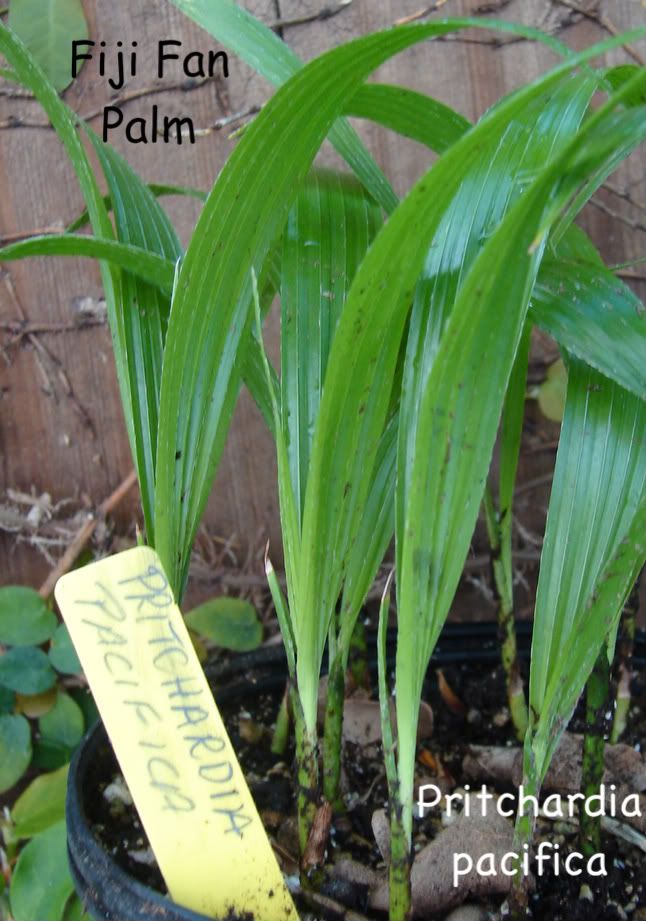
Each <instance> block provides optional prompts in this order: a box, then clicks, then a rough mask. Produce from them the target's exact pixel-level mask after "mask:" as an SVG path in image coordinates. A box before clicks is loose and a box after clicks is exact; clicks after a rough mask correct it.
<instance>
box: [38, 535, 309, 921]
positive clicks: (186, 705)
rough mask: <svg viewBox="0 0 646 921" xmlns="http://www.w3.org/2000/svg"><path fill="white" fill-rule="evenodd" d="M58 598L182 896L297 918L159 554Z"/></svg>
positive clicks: (86, 572)
mask: <svg viewBox="0 0 646 921" xmlns="http://www.w3.org/2000/svg"><path fill="white" fill-rule="evenodd" d="M56 600H57V602H58V604H59V607H60V609H61V612H62V614H63V617H64V619H65V623H66V624H67V627H68V629H69V632H70V635H71V637H72V642H73V643H74V646H75V648H76V651H77V653H78V657H79V659H80V660H81V664H82V666H83V670H84V672H85V675H86V677H87V680H88V682H89V684H90V687H91V689H92V693H93V694H94V699H95V701H96V704H97V706H98V708H99V711H100V713H101V716H102V718H103V722H104V724H105V727H106V729H107V731H108V735H109V736H110V739H111V741H112V745H113V747H114V751H115V753H116V756H117V758H118V761H119V764H120V765H121V770H122V771H123V774H124V777H125V779H126V782H127V784H128V787H129V789H130V792H131V794H132V797H133V799H134V801H135V804H136V806H137V810H138V812H139V816H140V818H141V821H142V822H143V825H144V828H145V830H146V834H147V835H148V839H149V841H150V844H151V847H152V849H153V851H154V853H155V857H156V858H157V862H158V864H159V868H160V870H161V872H162V874H163V876H164V879H165V881H166V885H167V886H168V890H169V892H170V894H171V897H172V898H173V899H174V901H175V902H177V903H178V904H179V905H183V906H185V907H187V908H190V909H192V910H193V911H196V912H200V913H201V914H203V915H206V916H207V917H209V918H218V919H220V918H222V919H223V918H228V917H231V916H237V915H240V916H241V917H245V918H247V917H249V918H257V919H258V921H297V919H298V914H297V912H296V908H295V907H294V903H293V902H292V899H291V896H290V894H289V891H288V889H287V887H286V886H285V883H284V880H283V876H282V874H281V871H280V868H279V866H278V863H277V862H276V858H275V856H274V853H273V851H272V848H271V845H270V843H269V839H268V838H267V835H266V833H265V830H264V828H263V825H262V822H261V820H260V816H259V815H258V812H257V810H256V807H255V805H254V803H253V800H252V798H251V794H250V792H249V788H248V787H247V784H246V782H245V779H244V776H243V773H242V770H241V768H240V765H239V763H238V759H237V757H236V754H235V751H234V750H233V747H232V745H231V742H230V740H229V737H228V735H227V733H226V730H225V727H224V724H223V722H222V718H221V716H220V714H219V712H218V709H217V707H216V706H215V702H214V700H213V697H212V695H211V691H210V689H209V686H208V684H207V681H206V678H205V676H204V672H203V671H202V667H201V666H200V663H199V661H198V658H197V655H196V654H195V651H194V649H193V644H192V643H191V639H190V637H189V634H188V631H187V629H186V627H185V625H184V621H183V619H182V615H181V613H180V610H179V608H178V607H177V605H176V604H175V600H174V598H173V595H172V592H171V590H170V587H169V584H168V580H167V579H166V576H165V574H164V571H163V569H162V566H161V563H160V560H159V557H158V556H157V554H156V553H155V552H154V551H153V550H151V549H150V548H148V547H137V548H135V549H133V550H127V551H126V552H124V553H119V554H117V555H116V556H112V557H110V558H108V559H106V560H101V561H100V562H98V563H94V564H92V565H90V566H86V567H84V568H83V569H79V570H78V571H76V572H73V573H70V574H69V575H66V576H64V577H63V578H62V579H60V580H59V582H58V585H57V586H56Z"/></svg>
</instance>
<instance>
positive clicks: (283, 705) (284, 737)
mask: <svg viewBox="0 0 646 921" xmlns="http://www.w3.org/2000/svg"><path fill="white" fill-rule="evenodd" d="M289 695H290V682H289V680H288V681H287V685H286V687H285V693H284V694H283V699H282V700H281V702H280V709H279V710H278V716H277V717H276V726H275V727H274V735H273V738H272V740H271V750H272V753H273V754H274V755H284V754H285V751H286V749H287V743H288V742H289V725H290V722H291V720H290V715H289Z"/></svg>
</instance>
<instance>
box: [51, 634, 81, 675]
mask: <svg viewBox="0 0 646 921" xmlns="http://www.w3.org/2000/svg"><path fill="white" fill-rule="evenodd" d="M49 661H50V662H51V663H52V665H53V666H54V668H55V669H56V671H57V672H61V673H62V674H63V675H78V674H79V672H80V671H81V663H80V662H79V659H78V656H77V655H76V650H75V649H74V646H73V644H72V640H71V639H70V634H69V631H68V629H67V627H66V626H65V624H59V625H58V627H57V628H56V632H55V633H54V636H53V637H52V642H51V645H50V647H49Z"/></svg>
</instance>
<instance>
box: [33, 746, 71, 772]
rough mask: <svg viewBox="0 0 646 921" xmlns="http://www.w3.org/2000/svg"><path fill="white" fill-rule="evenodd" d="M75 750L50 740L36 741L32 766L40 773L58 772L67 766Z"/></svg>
mask: <svg viewBox="0 0 646 921" xmlns="http://www.w3.org/2000/svg"><path fill="white" fill-rule="evenodd" d="M72 754H73V749H72V748H70V746H69V745H62V744H61V743H60V742H50V741H49V739H35V740H34V743H33V754H32V756H31V765H32V767H33V768H36V769H37V770H39V771H56V770H58V768H60V767H63V766H64V765H66V764H67V763H68V762H69V760H70V758H71V757H72Z"/></svg>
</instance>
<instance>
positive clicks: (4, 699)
mask: <svg viewBox="0 0 646 921" xmlns="http://www.w3.org/2000/svg"><path fill="white" fill-rule="evenodd" d="M15 706H16V695H15V694H14V692H13V691H10V690H9V688H4V687H2V685H0V714H2V713H13V710H14V707H15Z"/></svg>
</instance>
